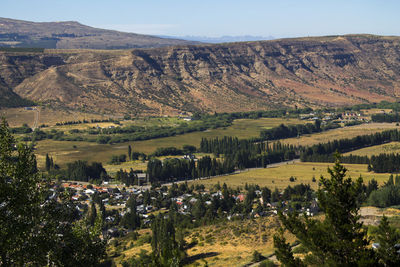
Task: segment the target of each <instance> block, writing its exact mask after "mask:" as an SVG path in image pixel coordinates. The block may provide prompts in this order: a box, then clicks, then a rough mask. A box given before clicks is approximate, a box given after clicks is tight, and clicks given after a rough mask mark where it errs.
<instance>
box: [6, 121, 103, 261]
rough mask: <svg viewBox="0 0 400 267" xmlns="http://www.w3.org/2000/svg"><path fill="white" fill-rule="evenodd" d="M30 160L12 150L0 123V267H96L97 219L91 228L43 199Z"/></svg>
mask: <svg viewBox="0 0 400 267" xmlns="http://www.w3.org/2000/svg"><path fill="white" fill-rule="evenodd" d="M48 189H49V187H48V183H47V181H44V180H43V179H42V178H41V176H40V175H39V173H38V171H37V168H36V159H35V155H34V154H33V152H32V149H31V148H30V147H28V146H27V145H24V144H16V143H15V140H14V138H13V137H12V135H11V133H10V131H9V128H8V125H7V123H6V121H5V120H3V121H2V122H1V123H0V266H26V265H28V266H49V265H55V266H95V265H97V264H98V263H99V261H100V260H101V259H103V258H104V255H105V244H104V243H103V241H101V240H100V230H101V224H102V219H101V216H98V217H97V218H96V219H95V221H94V223H93V224H94V225H93V226H88V225H86V224H85V221H83V220H78V219H79V216H78V214H76V209H75V205H73V204H72V203H70V200H69V199H70V198H69V197H68V196H66V197H65V198H63V197H62V196H61V198H62V200H60V201H56V200H55V199H54V198H53V199H50V198H46V196H48V195H49V194H48V193H49V191H48Z"/></svg>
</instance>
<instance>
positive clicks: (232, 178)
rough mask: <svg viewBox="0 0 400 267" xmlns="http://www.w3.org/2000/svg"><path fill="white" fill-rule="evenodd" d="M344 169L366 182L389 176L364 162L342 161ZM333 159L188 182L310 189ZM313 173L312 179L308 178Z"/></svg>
mask: <svg viewBox="0 0 400 267" xmlns="http://www.w3.org/2000/svg"><path fill="white" fill-rule="evenodd" d="M344 165H345V166H346V168H347V169H348V172H347V174H348V176H350V177H352V178H354V179H356V178H358V177H360V175H361V176H362V177H363V179H364V182H366V183H367V182H368V181H369V180H371V179H372V178H374V179H375V180H377V181H378V183H379V184H383V183H384V182H386V181H387V179H388V178H389V174H387V173H373V172H368V171H367V165H366V164H344ZM332 166H333V163H318V162H296V163H291V164H284V165H281V166H278V167H272V168H266V169H252V170H244V171H242V172H241V173H237V174H233V175H226V176H220V177H215V178H211V179H204V180H196V181H192V182H190V183H191V184H204V185H205V186H206V187H208V188H209V187H211V186H213V185H215V184H217V183H218V182H219V183H220V184H221V185H222V184H223V183H226V184H227V185H228V186H230V187H233V188H236V187H242V188H244V186H245V184H246V183H247V184H258V185H259V186H267V187H268V188H270V189H274V188H275V187H276V188H278V189H284V188H286V187H287V186H288V185H295V184H300V183H304V184H310V185H311V187H312V188H313V189H317V188H318V180H319V178H320V176H321V175H323V176H325V177H327V176H328V175H329V174H328V172H327V168H328V167H332ZM291 176H293V177H295V178H296V180H295V181H294V182H290V181H289V178H290V177H291ZM313 177H315V179H316V182H312V178H313Z"/></svg>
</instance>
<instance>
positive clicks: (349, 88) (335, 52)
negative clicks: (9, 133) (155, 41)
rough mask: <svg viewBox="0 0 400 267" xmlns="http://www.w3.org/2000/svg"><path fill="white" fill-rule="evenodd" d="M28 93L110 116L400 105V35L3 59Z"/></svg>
mask: <svg viewBox="0 0 400 267" xmlns="http://www.w3.org/2000/svg"><path fill="white" fill-rule="evenodd" d="M0 60H1V62H0V64H1V65H2V66H5V65H6V66H7V67H3V68H2V70H1V71H0V80H4V81H5V83H6V87H7V86H8V88H12V89H13V91H14V92H15V93H17V94H18V95H20V96H22V97H26V98H28V99H32V100H35V101H41V102H46V103H51V104H52V105H55V106H57V105H58V106H63V107H67V108H71V109H83V110H87V111H93V112H106V113H131V114H135V113H141V114H143V113H146V114H149V113H151V114H173V113H176V112H178V111H189V112H194V111H205V112H233V111H247V110H260V109H270V108H277V107H282V106H291V107H294V106H298V107H304V106H311V107H316V106H340V105H348V104H355V103H368V102H379V101H382V100H387V101H395V100H397V99H398V97H399V93H400V83H399V77H400V38H399V37H379V36H370V35H350V36H332V37H319V38H299V39H282V40H274V41H262V42H246V43H232V44H221V45H197V46H177V47H165V48H157V49H135V50H131V51H129V50H125V51H101V52H99V51H97V52H96V51H69V52H55V51H54V50H52V51H50V52H45V53H37V54H32V53H31V54H23V55H22V54H18V55H17V54H16V53H14V54H12V53H2V54H1V55H0Z"/></svg>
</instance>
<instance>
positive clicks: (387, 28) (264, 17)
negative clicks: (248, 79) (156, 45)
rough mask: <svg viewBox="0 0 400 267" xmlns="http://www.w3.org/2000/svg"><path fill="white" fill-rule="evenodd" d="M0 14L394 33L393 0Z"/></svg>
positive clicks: (101, 6)
mask: <svg viewBox="0 0 400 267" xmlns="http://www.w3.org/2000/svg"><path fill="white" fill-rule="evenodd" d="M0 6H1V8H0V17H7V18H14V19H22V20H30V21H65V20H75V21H79V22H81V23H83V24H86V25H90V26H94V27H100V28H108V29H115V30H121V31H127V32H136V33H143V34H155V35H174V36H185V35H196V36H210V37H217V36H223V35H232V36H239V35H256V36H274V37H295V36H319V35H335V34H349V33H371V34H379V35H400V15H399V11H400V1H398V0H397V1H395V0H379V1H378V0H363V1H361V0H347V1H345V0H335V1H330V0H318V1H317V0H275V1H270V0H230V1H227V0H201V1H192V0H141V1H138V0H108V1H105V0H96V1H92V0H79V1H78V0H63V1H61V0H51V1H50V0H1V5H0Z"/></svg>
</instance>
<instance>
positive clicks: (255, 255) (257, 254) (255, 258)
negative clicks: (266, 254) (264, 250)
mask: <svg viewBox="0 0 400 267" xmlns="http://www.w3.org/2000/svg"><path fill="white" fill-rule="evenodd" d="M261 260H262V255H261V253H260V252H258V251H257V250H254V252H253V262H259V261H261Z"/></svg>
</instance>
